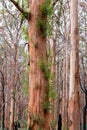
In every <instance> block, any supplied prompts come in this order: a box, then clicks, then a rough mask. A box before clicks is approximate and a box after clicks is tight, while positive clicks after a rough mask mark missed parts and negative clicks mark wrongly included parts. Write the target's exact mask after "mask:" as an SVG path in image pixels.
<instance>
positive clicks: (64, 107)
mask: <svg viewBox="0 0 87 130" xmlns="http://www.w3.org/2000/svg"><path fill="white" fill-rule="evenodd" d="M64 52H65V50H64ZM62 128H63V129H66V59H63V98H62Z"/></svg>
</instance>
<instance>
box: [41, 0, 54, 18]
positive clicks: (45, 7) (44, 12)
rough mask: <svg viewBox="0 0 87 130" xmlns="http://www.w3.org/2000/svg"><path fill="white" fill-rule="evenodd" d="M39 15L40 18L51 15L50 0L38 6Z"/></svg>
mask: <svg viewBox="0 0 87 130" xmlns="http://www.w3.org/2000/svg"><path fill="white" fill-rule="evenodd" d="M40 15H41V16H42V17H46V16H51V15H52V6H51V0H45V3H43V4H41V5H40Z"/></svg>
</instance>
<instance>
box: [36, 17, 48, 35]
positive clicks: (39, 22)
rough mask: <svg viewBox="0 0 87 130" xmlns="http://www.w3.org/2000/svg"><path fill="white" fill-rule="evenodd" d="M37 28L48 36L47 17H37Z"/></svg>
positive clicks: (41, 33)
mask: <svg viewBox="0 0 87 130" xmlns="http://www.w3.org/2000/svg"><path fill="white" fill-rule="evenodd" d="M36 26H37V29H38V31H39V33H40V35H41V36H42V37H46V30H47V23H46V19H42V18H40V17H38V18H37V23H36Z"/></svg>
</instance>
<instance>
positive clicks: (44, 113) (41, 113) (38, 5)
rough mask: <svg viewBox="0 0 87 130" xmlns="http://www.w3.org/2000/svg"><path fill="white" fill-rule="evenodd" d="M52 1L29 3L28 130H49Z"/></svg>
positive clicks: (37, 0)
mask: <svg viewBox="0 0 87 130" xmlns="http://www.w3.org/2000/svg"><path fill="white" fill-rule="evenodd" d="M49 2H50V1H47V2H46V1H45V0H41V1H39V0H35V1H33V2H31V1H29V6H30V12H31V19H30V22H29V25H30V29H29V54H30V72H29V107H28V128H27V129H28V130H30V129H32V130H37V129H45V130H48V129H49V116H48V115H49V114H48V110H47V108H46V105H48V95H47V94H48V88H47V82H48V77H47V72H46V69H47V68H46V67H47V66H46V64H45V63H46V26H47V25H46V24H47V4H48V3H49Z"/></svg>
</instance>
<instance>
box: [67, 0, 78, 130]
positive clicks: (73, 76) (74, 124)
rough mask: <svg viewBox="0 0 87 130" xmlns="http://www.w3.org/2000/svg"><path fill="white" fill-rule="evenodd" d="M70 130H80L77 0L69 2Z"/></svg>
mask: <svg viewBox="0 0 87 130" xmlns="http://www.w3.org/2000/svg"><path fill="white" fill-rule="evenodd" d="M70 15H71V56H70V92H69V118H70V130H80V103H79V102H80V95H79V90H80V84H79V54H78V53H79V51H78V48H79V37H78V0H71V12H70Z"/></svg>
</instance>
